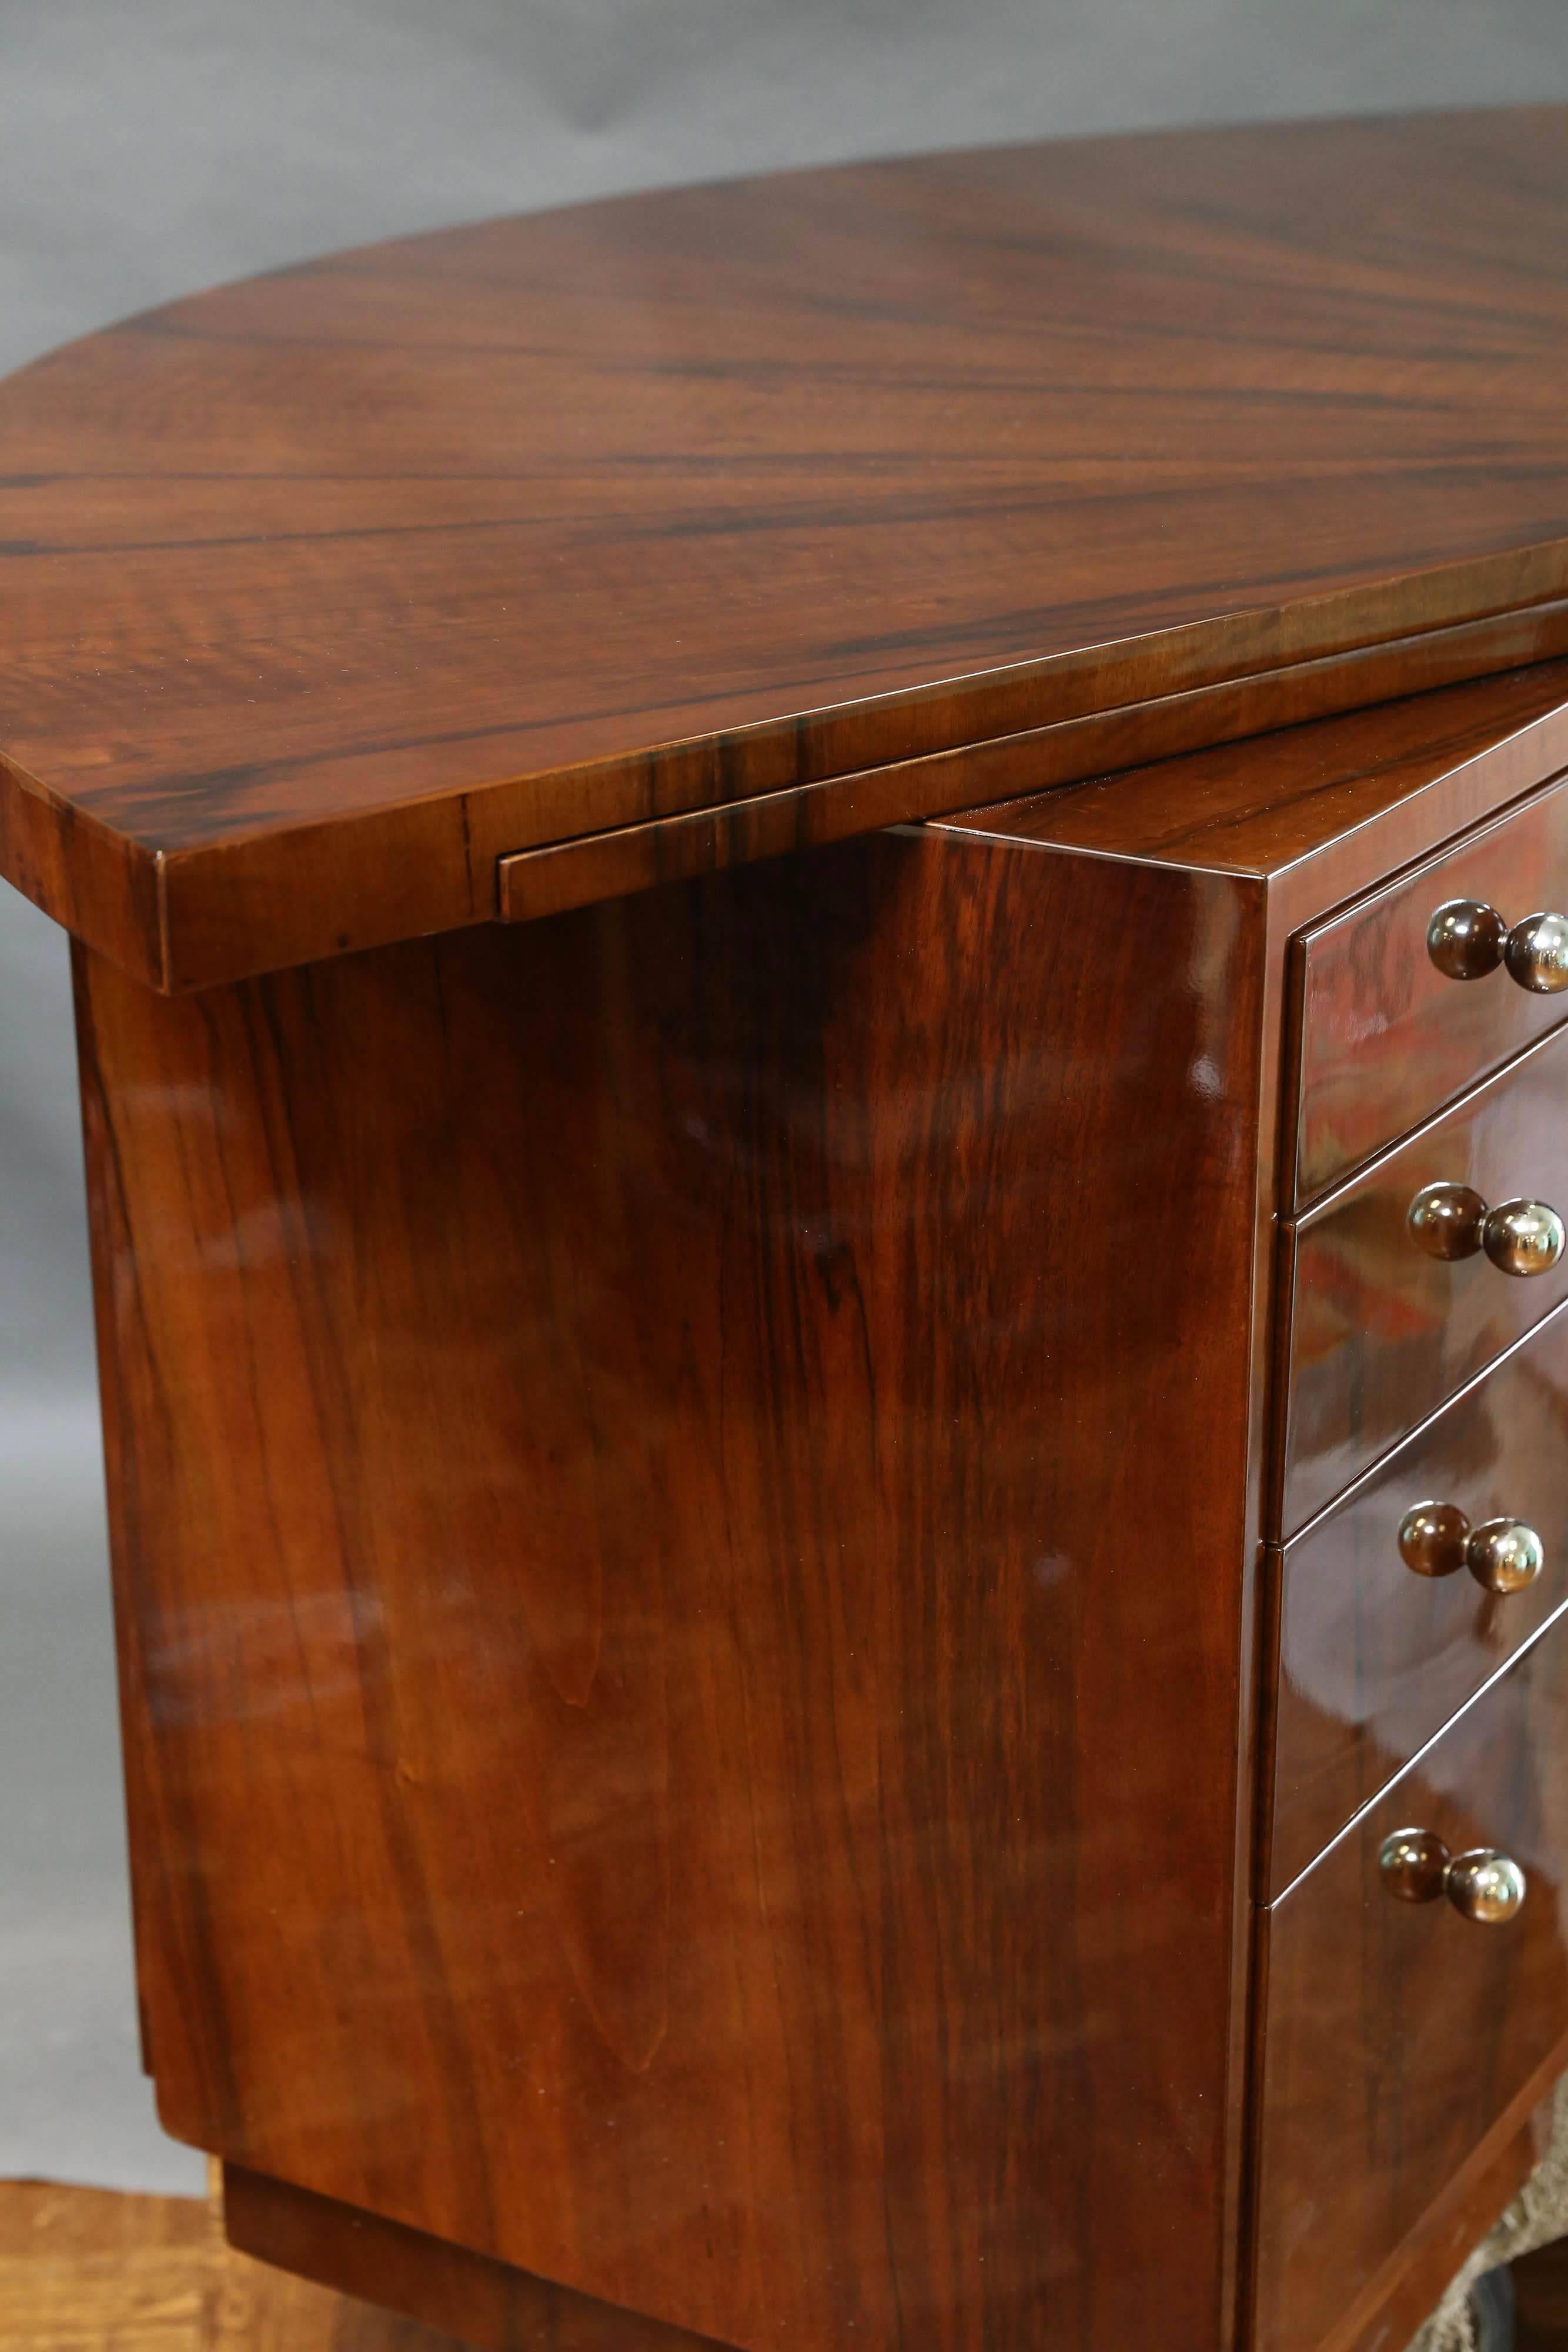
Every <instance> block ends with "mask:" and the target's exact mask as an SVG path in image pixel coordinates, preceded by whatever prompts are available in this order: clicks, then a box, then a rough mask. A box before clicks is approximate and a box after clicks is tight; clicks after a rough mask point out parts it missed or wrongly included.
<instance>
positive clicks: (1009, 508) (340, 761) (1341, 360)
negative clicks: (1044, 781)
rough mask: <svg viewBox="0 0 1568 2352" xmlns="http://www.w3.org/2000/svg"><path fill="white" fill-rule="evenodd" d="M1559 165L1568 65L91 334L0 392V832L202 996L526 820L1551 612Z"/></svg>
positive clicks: (986, 733)
mask: <svg viewBox="0 0 1568 2352" xmlns="http://www.w3.org/2000/svg"><path fill="white" fill-rule="evenodd" d="M1565 205H1568V110H1561V109H1559V110H1552V109H1541V110H1511V111H1506V112H1493V113H1472V114H1449V115H1427V116H1416V117H1411V118H1408V119H1403V120H1385V121H1349V122H1332V123H1293V124H1274V125H1270V126H1267V127H1264V128H1253V129H1208V130H1204V131H1193V132H1181V133H1159V134H1155V135H1144V136H1138V137H1133V138H1122V139H1100V140H1090V141H1078V142H1058V143H1053V144H1050V145H1035V146H1023V147H1012V148H1004V149H997V150H991V151H983V152H975V153H968V154H959V155H946V156H939V157H935V158H925V159H922V160H916V161H908V162H898V163H872V164H863V165H858V166H855V167H852V168H848V169H838V170H821V171H812V172H804V173H789V174H783V175H779V176H776V177H773V178H769V179H761V180H752V181H748V182H743V183H739V184H732V185H727V186H711V187H701V188H695V189H682V190H676V191H671V192H665V193H663V194H651V195H639V196H633V197H627V198H622V199H617V200H615V201H612V202H608V203H601V204H595V205H581V206H578V207H575V208H572V209H570V210H567V211H561V212H558V213H555V214H551V215H544V216H541V217H537V218H531V219H513V220H501V221H496V222H492V223H489V224H486V225H484V226H477V227H472V228H466V229H461V230H457V231H454V232H450V233H443V234H440V235H435V236H423V237H416V238H412V239H407V240H404V241H402V242H399V243H395V244H390V245H385V246H381V247H372V248H369V249H366V250H364V251H361V252H357V253H350V254H344V255H338V256H334V257H329V258H328V259H325V260H320V261H317V262H314V263H309V264H306V265H303V266H301V267H299V268H292V269H287V270H284V271H280V272H277V273H274V274H272V275H269V276H267V277H264V278H256V279H255V280H252V281H250V282H248V283H246V284H241V285H236V286H233V287H229V288H225V289H222V290H220V291H217V292H214V293H209V294H204V295H201V296H199V297H197V298H195V299H191V300H187V301H183V302H177V303H174V304H172V305H171V306H169V307H168V308H166V309H163V310H157V311H154V312H152V313H149V314H148V315H147V316H146V317H144V318H141V319H138V320H131V321H129V322H127V323H126V324H124V325H121V326H119V327H117V328H114V329H112V330H110V331H107V332H104V333H100V334H97V335H94V336H90V337H89V338H88V339H87V340H86V341H81V342H78V343H76V344H73V345H71V346H69V347H68V348H67V349H65V350H63V351H61V352H57V353H55V354H54V355H53V356H51V357H49V358H47V359H44V360H42V361H40V362H37V364H35V365H34V366H32V367H30V368H27V369H25V370H24V371H23V372H22V373H20V374H19V375H17V376H16V377H14V378H13V379H11V380H10V382H9V383H6V384H5V386H4V387H0V592H3V594H4V613H5V662H4V664H3V666H0V754H3V755H4V757H3V759H0V872H4V873H5V875H6V876H7V877H9V878H10V879H12V880H13V881H15V882H16V883H18V884H19V886H20V887H23V888H24V889H26V891H27V892H28V893H29V895H30V896H32V897H33V898H35V899H36V900H37V902H38V903H39V904H41V905H43V906H44V907H45V908H47V909H48V911H50V912H51V913H54V914H56V915H57V916H58V917H59V918H60V919H62V920H64V921H66V922H67V923H68V925H69V926H70V927H71V928H72V929H74V930H76V931H77V932H78V933H79V934H80V935H81V936H82V937H84V938H85V939H87V940H89V942H90V943H91V944H93V945H95V946H97V947H99V949H100V950H103V951H104V952H106V953H108V954H110V956H111V957H113V958H114V959H115V960H116V961H120V962H121V963H122V964H124V965H125V966H126V967H127V968H128V969H130V970H131V971H135V972H137V973H139V974H140V975H141V977H143V978H145V979H147V980H149V981H151V982H152V983H153V984H154V985H155V986H158V987H162V988H170V987H173V988H179V987H186V986H193V985H200V984H202V983H204V982H212V981H216V980H221V979H225V978H229V977H235V976H237V975H239V974H242V973H244V972H246V971H258V970H265V969H268V968H271V967H275V966H278V965H282V964H287V963H290V962H296V961H304V960H308V959H309V958H311V957H315V956H319V955H326V954H331V953H334V952H337V951H339V950H342V949H344V948H348V947H361V946H366V945H371V944H374V943H376V942H378V941H384V940H392V939H397V938H402V937H408V936H413V935H416V934H419V933H423V932H427V931H432V930H437V929H450V928H455V927H457V926H460V925H462V924H465V923H467V922H471V921H475V920H478V919H485V918H487V917H490V916H493V915H494V914H495V913H496V912H497V860H498V859H499V858H500V857H502V856H505V855H507V853H510V852H516V851H519V850H524V849H527V848H528V847H529V846H530V845H539V844H554V843H559V842H561V841H575V840H577V839H579V838H580V837H584V836H591V837H597V836H600V835H603V834H605V833H606V832H608V831H610V830H612V829H614V828H620V827H626V826H639V825H641V826H646V825H647V824H649V823H650V822H651V821H652V822H655V823H658V824H662V823H663V822H664V821H665V820H668V819H679V818H681V817H683V816H686V815H689V814H690V813H692V812H694V811H702V810H708V809H713V808H715V807H723V808H727V809H728V810H730V811H731V812H732V819H731V822H730V824H729V826H728V829H727V831H725V832H723V833H722V837H721V835H720V833H719V832H717V831H716V830H715V829H714V828H713V827H711V826H710V828H709V831H708V833H706V834H705V835H703V841H704V847H703V849H702V851H701V858H702V859H703V860H705V861H706V862H716V861H717V859H718V858H720V857H721V856H722V857H728V856H747V855H755V854H758V853H759V852H761V851H764V850H766V849H768V848H777V847H779V846H780V845H781V844H782V841H783V839H784V838H785V837H786V836H787V837H788V839H789V840H791V841H793V840H804V839H815V838H821V837H823V836H824V835H829V834H831V833H833V832H840V833H842V832H851V831H855V830H860V829H863V828H864V827H866V826H869V825H873V824H885V823H887V822H890V821H897V820H900V819H903V818H907V817H911V816H917V815H922V814H929V813H931V812H933V811H934V810H939V809H952V808H956V807H961V806H963V805H966V804H967V803H973V802H974V801H975V800H976V799H977V798H978V797H982V796H984V795H983V793H977V791H976V789H975V782H974V779H973V777H972V776H971V775H970V774H969V773H968V772H967V769H966V768H965V767H964V765H963V763H962V761H959V763H958V764H957V765H956V766H955V765H954V763H953V762H952V761H951V760H950V759H946V760H945V759H944V757H943V756H942V755H944V754H950V753H952V752H953V751H955V750H960V751H961V750H963V749H965V748H966V747H974V746H977V745H985V744H991V743H995V742H996V741H998V740H1017V739H1019V738H1020V737H1022V738H1024V739H1026V740H1031V731H1032V730H1041V729H1047V730H1050V729H1056V730H1061V728H1063V727H1064V726H1071V724H1073V723H1080V724H1081V723H1082V720H1083V719H1084V718H1085V716H1086V715H1087V716H1092V715H1093V714H1097V713H1098V714H1103V713H1106V712H1113V713H1118V714H1121V715H1122V716H1123V717H1124V716H1125V714H1126V713H1127V711H1128V710H1129V709H1132V710H1134V711H1141V710H1144V709H1159V710H1160V711H1162V712H1165V713H1166V715H1167V719H1168V717H1169V714H1170V712H1171V711H1172V709H1174V708H1176V706H1180V708H1181V709H1183V710H1184V711H1186V716H1185V717H1184V718H1183V719H1182V724H1181V727H1180V728H1178V729H1177V731H1176V733H1175V734H1172V733H1170V732H1169V731H1168V728H1167V731H1166V733H1165V734H1164V735H1162V734H1161V733H1160V731H1159V730H1158V729H1157V728H1155V729H1154V730H1152V731H1151V730H1149V729H1146V728H1145V729H1144V730H1141V731H1140V730H1134V731H1133V732H1132V733H1130V734H1129V733H1128V731H1127V730H1126V729H1125V727H1124V728H1123V730H1122V732H1121V733H1120V734H1117V735H1115V736H1114V737H1113V739H1110V740H1108V739H1107V738H1105V737H1104V735H1103V734H1100V735H1096V734H1094V733H1093V732H1092V731H1091V733H1090V734H1089V735H1088V736H1087V737H1085V738H1083V739H1082V740H1079V739H1076V738H1075V739H1073V743H1072V746H1071V747H1070V749H1069V750H1068V751H1062V752H1059V754H1058V756H1057V757H1056V759H1055V763H1054V766H1053V767H1052V768H1051V771H1050V773H1051V774H1052V775H1059V774H1061V773H1062V772H1068V773H1077V774H1079V775H1083V774H1093V773H1096V772H1101V771H1103V770H1104V769H1106V768H1109V767H1115V766H1128V765H1131V764H1133V762H1134V761H1135V760H1136V759H1139V758H1145V757H1147V756H1148V755H1149V752H1150V751H1151V750H1154V751H1174V750H1180V749H1186V748H1190V746H1191V745H1192V744H1193V743H1194V742H1198V741H1208V740H1217V739H1218V738H1220V737H1223V736H1225V735H1237V734H1242V733H1247V732H1250V731H1256V730H1257V728H1258V726H1259V725H1260V724H1277V723H1279V722H1280V720H1281V719H1288V718H1301V717H1307V716H1312V715H1314V711H1315V710H1316V709H1322V708H1327V707H1332V705H1333V700H1334V698H1335V697H1336V696H1337V699H1338V702H1339V704H1340V706H1341V707H1343V706H1344V705H1346V704H1347V703H1354V702H1357V701H1359V702H1362V703H1368V702H1373V701H1377V700H1381V699H1383V698H1386V697H1387V696H1388V695H1390V694H1393V693H1398V692H1405V691H1408V690H1410V688H1412V687H1415V686H1421V685H1427V684H1432V683H1437V682H1441V680H1442V679H1443V677H1461V676H1465V675H1475V674H1479V672H1482V671H1485V670H1488V669H1499V668H1501V667H1506V666H1508V665H1510V664H1511V663H1513V662H1516V661H1518V660H1528V659H1534V658H1539V657H1541V656H1542V655H1543V654H1554V653H1560V652H1563V651H1564V650H1568V604H1564V603H1563V600H1564V599H1565V598H1568V413H1565V412H1564V409H1563V399H1562V386H1563V378H1564V372H1565V368H1568V238H1565V237H1564V236H1563V218H1564V207H1565ZM1521 611H1523V612H1527V613H1529V614H1533V615H1534V622H1533V624H1532V631H1529V630H1527V631H1524V632H1522V633H1521V629H1520V628H1519V627H1518V626H1517V625H1516V626H1514V627H1513V628H1512V629H1511V632H1505V633H1504V634H1503V635H1502V636H1499V635H1498V633H1497V629H1496V626H1495V616H1497V615H1499V614H1518V613H1520V612H1521ZM1488 616H1492V619H1491V622H1490V623H1489V618H1488ZM1467 631H1468V632H1469V635H1467V634H1466V633H1467ZM1478 631H1479V634H1478ZM1456 632H1457V633H1458V642H1457V643H1456V644H1454V645H1452V646H1450V647H1449V650H1448V653H1447V655H1446V656H1445V664H1446V666H1445V665H1443V664H1440V665H1438V666H1437V667H1436V668H1435V669H1434V667H1433V666H1432V664H1431V662H1430V660H1428V661H1427V664H1426V666H1425V667H1423V665H1422V663H1421V662H1420V661H1419V660H1415V659H1412V660H1411V661H1409V662H1407V663H1405V664H1404V665H1403V666H1400V665H1396V666H1395V667H1393V668H1390V667H1389V665H1388V664H1387V662H1386V661H1385V662H1384V663H1383V665H1382V666H1381V667H1377V666H1375V665H1374V666H1373V667H1364V668H1363V670H1362V671H1361V673H1360V674H1359V676H1358V677H1357V679H1356V680H1355V681H1354V682H1353V683H1350V684H1346V683H1345V682H1344V681H1343V678H1342V679H1341V681H1340V683H1339V684H1338V685H1337V686H1335V687H1333V688H1328V687H1325V686H1324V684H1323V676H1324V671H1325V666H1326V669H1327V671H1329V672H1336V671H1338V670H1341V669H1343V668H1345V667H1347V666H1348V667H1354V664H1355V662H1356V661H1358V660H1360V661H1363V662H1364V660H1365V656H1366V653H1367V649H1368V648H1375V647H1377V646H1386V644H1387V643H1388V642H1389V641H1390V640H1402V641H1406V642H1408V641H1409V640H1410V639H1411V638H1412V637H1413V636H1414V637H1416V638H1417V639H1418V640H1420V641H1421V642H1422V643H1423V644H1424V645H1425V646H1427V650H1428V653H1429V651H1430V646H1431V645H1432V643H1434V642H1435V641H1436V640H1437V639H1438V638H1445V633H1447V637H1446V638H1445V642H1447V639H1448V638H1451V637H1453V636H1454V633H1456ZM1258 677H1273V678H1275V679H1276V680H1277V679H1279V678H1281V677H1284V678H1287V679H1290V680H1293V681H1294V686H1293V688H1291V692H1290V693H1285V694H1284V696H1283V699H1281V700H1280V701H1279V702H1278V704H1277V705H1271V704H1269V703H1268V702H1267V698H1265V699H1264V700H1262V701H1260V700H1259V698H1258V697H1257V695H1256V694H1255V695H1254V696H1253V698H1252V699H1251V700H1250V702H1249V704H1248V706H1247V708H1246V709H1238V708H1237V707H1235V706H1234V705H1233V704H1227V705H1225V706H1224V707H1222V708H1218V707H1216V706H1215V705H1214V704H1213V703H1212V702H1210V703H1207V704H1206V703H1203V701H1202V698H1203V696H1204V695H1205V694H1208V695H1210V696H1212V695H1213V693H1214V691H1215V689H1216V688H1218V687H1221V686H1223V685H1224V683H1225V682H1226V681H1233V680H1235V679H1237V678H1249V679H1257V678H1258ZM1309 677H1310V678H1311V679H1312V680H1315V683H1314V684H1312V687H1311V691H1308V689H1307V688H1306V687H1304V686H1303V683H1302V681H1303V680H1305V679H1308V678H1309ZM1313 695H1316V697H1317V700H1316V701H1315V702H1314V701H1313V699H1312V697H1313ZM1194 696H1197V698H1198V699H1199V705H1200V707H1199V708H1198V709H1197V715H1196V716H1195V715H1193V712H1192V710H1191V709H1189V708H1188V703H1187V701H1184V698H1189V699H1190V698H1192V697H1194ZM1325 696H1326V698H1327V699H1326V700H1325ZM1183 730H1185V731H1183ZM1074 763H1076V764H1074ZM868 777H871V778H874V779H875V780H876V782H875V787H874V789H873V788H871V787H869V786H868V785H867V782H866V780H867V778H868ZM1030 781H1033V782H1038V781H1039V778H1038V776H1031V778H1030ZM1003 788H1006V787H1003ZM1015 788H1016V787H1015ZM781 807H782V808H783V809H784V811H785V812H786V814H787V816H788V824H787V825H786V826H785V827H784V833H783V834H782V835H781V831H780V817H779V811H780V808H781ZM758 810H761V811H762V815H761V816H760V817H758V816H757V815H756V814H755V813H756V812H757V811H758ZM736 812H738V814H736ZM715 844H716V846H715ZM644 878H651V877H644ZM623 879H624V877H623V876H622V881H623ZM617 887H620V886H619V885H617ZM577 895H578V896H581V895H583V894H582V892H581V891H579V892H578V893H577ZM519 903H520V904H521V907H522V911H529V907H528V903H527V902H526V894H525V899H524V900H523V901H521V902H519Z"/></svg>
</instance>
